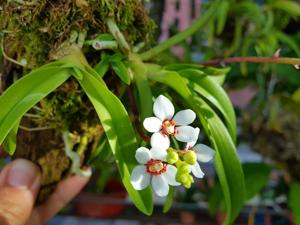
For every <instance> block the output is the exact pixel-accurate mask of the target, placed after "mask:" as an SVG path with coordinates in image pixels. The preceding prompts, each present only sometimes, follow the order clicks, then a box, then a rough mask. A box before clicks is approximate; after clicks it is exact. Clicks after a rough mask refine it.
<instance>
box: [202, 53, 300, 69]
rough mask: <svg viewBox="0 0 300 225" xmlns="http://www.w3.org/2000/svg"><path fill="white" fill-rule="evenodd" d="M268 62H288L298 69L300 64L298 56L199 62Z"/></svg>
mask: <svg viewBox="0 0 300 225" xmlns="http://www.w3.org/2000/svg"><path fill="white" fill-rule="evenodd" d="M242 62H248V63H269V64H289V65H293V66H294V67H295V68H296V69H298V67H299V65H300V58H287V57H274V56H273V57H255V56H250V57H229V58H225V59H214V60H209V61H204V62H200V64H201V65H204V66H215V65H220V64H231V63H242Z"/></svg>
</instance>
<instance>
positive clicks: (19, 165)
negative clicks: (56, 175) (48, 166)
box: [0, 159, 41, 225]
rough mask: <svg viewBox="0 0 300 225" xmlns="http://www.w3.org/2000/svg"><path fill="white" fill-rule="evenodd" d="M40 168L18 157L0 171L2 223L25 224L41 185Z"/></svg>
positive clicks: (0, 221)
mask: <svg viewBox="0 0 300 225" xmlns="http://www.w3.org/2000/svg"><path fill="white" fill-rule="evenodd" d="M40 180H41V174H40V170H39V168H38V167H37V166H36V165H34V164H33V163H32V162H30V161H28V160H25V159H16V160H14V161H13V162H12V163H10V164H8V165H7V166H6V167H5V168H4V169H3V170H2V171H1V173H0V224H1V225H2V224H3V225H23V224H25V223H26V221H27V219H28V218H29V216H30V214H31V211H32V208H33V206H34V201H35V197H36V195H37V193H38V190H39V187H40Z"/></svg>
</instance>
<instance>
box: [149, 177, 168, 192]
mask: <svg viewBox="0 0 300 225" xmlns="http://www.w3.org/2000/svg"><path fill="white" fill-rule="evenodd" d="M152 187H153V190H154V192H155V193H156V194H157V195H158V196H160V197H164V196H167V195H168V192H169V184H168V182H167V181H166V179H165V178H164V177H163V176H161V175H157V176H153V177H152Z"/></svg>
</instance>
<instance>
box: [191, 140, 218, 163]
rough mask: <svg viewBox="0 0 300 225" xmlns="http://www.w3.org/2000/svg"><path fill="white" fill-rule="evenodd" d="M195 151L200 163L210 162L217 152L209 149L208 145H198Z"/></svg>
mask: <svg viewBox="0 0 300 225" xmlns="http://www.w3.org/2000/svg"><path fill="white" fill-rule="evenodd" d="M194 151H195V152H196V154H197V160H198V161H199V162H208V161H210V160H211V159H212V158H213V157H214V155H215V151H214V150H213V149H212V148H210V147H208V146H207V145H204V144H197V145H196V146H195V147H194Z"/></svg>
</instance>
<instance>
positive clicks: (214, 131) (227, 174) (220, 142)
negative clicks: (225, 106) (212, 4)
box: [148, 71, 245, 224]
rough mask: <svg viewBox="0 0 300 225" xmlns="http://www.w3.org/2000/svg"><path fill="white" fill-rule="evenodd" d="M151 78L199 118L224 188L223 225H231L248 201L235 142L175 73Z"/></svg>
mask: <svg viewBox="0 0 300 225" xmlns="http://www.w3.org/2000/svg"><path fill="white" fill-rule="evenodd" d="M148 76H149V78H150V79H152V80H154V81H157V82H160V83H163V84H165V85H167V86H169V87H170V88H172V89H173V90H174V91H175V92H177V93H178V94H179V95H180V96H181V97H182V98H183V99H184V101H185V103H187V104H189V105H190V107H192V108H193V109H194V110H195V111H196V113H197V116H198V117H199V119H200V121H201V124H202V126H203V128H204V130H205V133H206V134H207V135H208V137H209V139H210V141H211V143H212V144H213V147H214V149H215V150H216V155H215V159H214V161H215V167H216V171H217V174H218V177H219V180H220V184H221V187H222V191H223V195H224V199H225V205H226V210H227V217H226V220H225V222H224V224H231V223H232V222H233V220H234V219H235V218H236V217H237V216H238V214H239V212H240V209H241V207H242V206H243V203H244V199H245V185H244V176H243V171H242V167H241V164H240V162H239V160H238V157H237V153H236V150H235V146H234V143H233V141H232V139H231V137H230V135H229V133H228V131H227V129H226V127H225V126H224V124H223V122H222V121H221V120H220V118H219V117H218V116H217V114H216V113H215V112H214V111H213V109H212V108H211V107H210V106H209V105H208V104H207V103H206V102H205V101H203V100H202V99H201V98H200V97H199V96H198V95H197V94H196V93H194V92H193V90H192V89H189V87H188V81H187V80H185V79H183V78H181V77H180V76H179V75H178V73H176V72H173V71H172V72H169V71H161V72H157V73H151V74H148Z"/></svg>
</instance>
